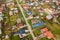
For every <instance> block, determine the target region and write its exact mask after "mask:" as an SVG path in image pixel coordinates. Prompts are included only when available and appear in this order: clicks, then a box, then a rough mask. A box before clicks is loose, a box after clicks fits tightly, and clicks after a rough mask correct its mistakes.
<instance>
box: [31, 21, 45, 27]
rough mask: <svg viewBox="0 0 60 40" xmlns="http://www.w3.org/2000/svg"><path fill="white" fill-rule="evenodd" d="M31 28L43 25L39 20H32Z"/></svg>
mask: <svg viewBox="0 0 60 40" xmlns="http://www.w3.org/2000/svg"><path fill="white" fill-rule="evenodd" d="M31 22H32V27H33V28H35V27H40V26H43V25H44V24H45V23H44V22H42V21H40V20H32V21H31Z"/></svg>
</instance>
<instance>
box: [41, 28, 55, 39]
mask: <svg viewBox="0 0 60 40" xmlns="http://www.w3.org/2000/svg"><path fill="white" fill-rule="evenodd" d="M41 32H42V34H43V35H44V36H45V37H47V38H48V39H51V38H54V36H53V34H52V33H51V31H49V30H48V29H47V28H46V27H45V28H43V29H41Z"/></svg>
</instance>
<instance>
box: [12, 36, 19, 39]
mask: <svg viewBox="0 0 60 40" xmlns="http://www.w3.org/2000/svg"><path fill="white" fill-rule="evenodd" d="M12 40H20V38H19V36H18V35H17V36H12Z"/></svg>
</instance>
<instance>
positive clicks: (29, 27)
mask: <svg viewBox="0 0 60 40" xmlns="http://www.w3.org/2000/svg"><path fill="white" fill-rule="evenodd" d="M16 2H17V4H18V7H19V9H20V10H21V12H22V15H23V17H24V19H25V22H26V24H27V26H28V29H29V31H30V33H31V35H32V37H33V40H35V36H34V34H33V32H32V29H31V26H30V25H29V23H28V21H27V19H26V17H25V15H24V13H23V8H22V7H21V4H19V2H18V1H17V0H16Z"/></svg>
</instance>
